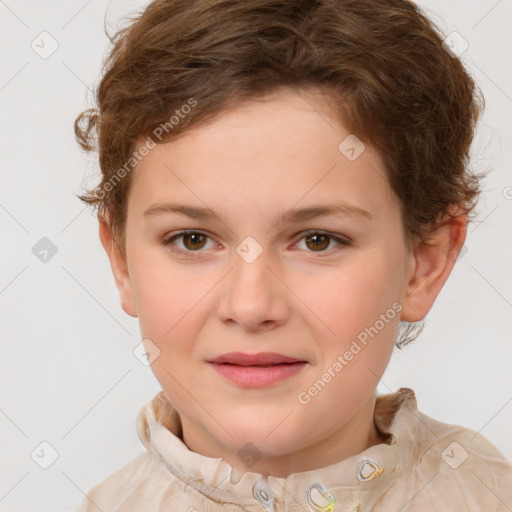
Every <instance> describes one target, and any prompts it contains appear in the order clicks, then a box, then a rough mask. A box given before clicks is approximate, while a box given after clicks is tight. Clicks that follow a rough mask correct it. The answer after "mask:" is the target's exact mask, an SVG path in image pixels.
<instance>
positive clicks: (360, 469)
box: [356, 459, 384, 482]
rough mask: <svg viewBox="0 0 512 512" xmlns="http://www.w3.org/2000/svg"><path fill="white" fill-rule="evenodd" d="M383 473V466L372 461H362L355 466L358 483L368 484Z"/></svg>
mask: <svg viewBox="0 0 512 512" xmlns="http://www.w3.org/2000/svg"><path fill="white" fill-rule="evenodd" d="M382 473H384V466H383V465H382V464H381V463H380V462H377V461H376V460H374V459H362V460H361V461H360V462H359V464H358V465H357V469H356V474H357V478H358V480H359V481H360V482H368V481H370V480H373V479H374V478H377V477H378V476H380V475H382Z"/></svg>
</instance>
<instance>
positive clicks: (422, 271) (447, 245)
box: [401, 214, 467, 322]
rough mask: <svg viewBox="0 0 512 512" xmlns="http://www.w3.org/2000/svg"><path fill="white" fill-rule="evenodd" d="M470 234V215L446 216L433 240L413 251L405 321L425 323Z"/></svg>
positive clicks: (402, 316)
mask: <svg viewBox="0 0 512 512" xmlns="http://www.w3.org/2000/svg"><path fill="white" fill-rule="evenodd" d="M466 233H467V215H465V214H460V215H457V216H455V215H453V214H452V216H449V215H447V216H445V217H444V218H443V220H442V221H441V222H439V223H438V224H437V226H436V228H435V229H434V230H433V232H432V235H431V237H430V238H429V239H428V240H427V241H426V242H424V243H422V244H419V245H418V246H417V247H416V248H415V249H414V251H413V253H414V254H413V256H414V257H413V263H412V265H413V269H412V272H411V273H410V276H409V280H408V282H407V288H406V292H405V298H404V300H403V304H402V305H403V308H402V312H401V319H402V320H403V321H405V322H418V321H420V320H423V319H424V318H425V316H426V315H427V313H428V312H429V311H430V309H431V308H432V305H433V304H434V301H435V299H436V297H437V296H438V295H439V292H440V291H441V289H442V287H443V286H444V284H445V282H446V281H447V279H448V277H449V276H450V273H451V271H452V269H453V266H454V265H455V261H456V259H457V256H458V254H459V252H460V250H461V249H462V246H463V244H464V241H465V239H466Z"/></svg>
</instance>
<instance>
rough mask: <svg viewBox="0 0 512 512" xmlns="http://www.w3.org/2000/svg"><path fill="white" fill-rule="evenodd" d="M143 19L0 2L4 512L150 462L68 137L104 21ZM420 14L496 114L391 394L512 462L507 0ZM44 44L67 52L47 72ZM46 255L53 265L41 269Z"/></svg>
mask: <svg viewBox="0 0 512 512" xmlns="http://www.w3.org/2000/svg"><path fill="white" fill-rule="evenodd" d="M145 4H146V2H127V1H120V0H117V1H112V2H107V1H105V0H89V1H87V2H83V1H82V0H80V1H78V0H73V1H69V0H68V1H63V0H61V1H57V0H52V1H47V2H27V1H15V0H7V1H0V34H1V35H0V38H1V44H0V52H1V57H0V62H1V69H0V108H1V113H2V115H1V118H2V122H1V125H0V155H1V164H2V165H1V173H2V176H1V179H2V187H1V189H0V223H1V237H2V238H1V244H2V245H1V246H2V248H3V250H2V252H1V257H2V260H1V261H2V264H1V269H2V272H1V276H0V308H1V314H2V317H1V318H2V323H1V343H2V356H1V358H0V365H1V366H0V390H1V394H0V428H1V432H2V437H1V443H0V459H1V460H2V465H1V469H0V471H1V476H0V511H7V510H9V511H21V510H34V511H36V510H37V511H42V510H48V511H49V510H52V511H54V512H56V511H61V510H72V509H73V508H75V507H76V506H77V505H78V503H79V502H81V501H82V499H83V493H85V492H87V491H88V490H89V489H90V488H91V487H92V486H93V485H95V484H97V483H99V482H100V481H102V480H104V479H105V478H106V477H107V476H108V475H110V474H112V473H113V472H114V471H116V470H117V469H119V468H120V467H121V466H123V465H125V464H127V463H128V462H129V461H131V460H132V459H133V458H135V457H136V456H137V455H138V454H139V453H141V452H142V451H143V447H142V444H141V443H140V441H139V439H138V437H137V434H136V431H135V416H136V414H137V413H138V411H139V410H140V408H141V407H142V405H143V404H145V403H146V402H147V401H149V400H150V399H151V398H152V397H153V396H154V394H155V393H156V392H157V391H158V390H159V389H160V387H159V384H158V382H157V381H156V379H155V378H154V377H153V374H152V373H151V370H150V368H149V367H146V366H144V365H143V364H141V363H140V362H139V360H138V359H137V358H136V357H135V356H134V355H133V349H134V348H135V347H136V346H137V345H138V344H139V343H140V341H141V339H140V333H139V329H138V323H137V319H134V318H131V317H129V316H127V315H126V314H125V313H124V312H123V310H122V309H121V306H120V304H119V299H118V294H117V290H116V288H115V285H114V280H113V277H112V275H111V270H110V266H109V263H108V259H107V256H106V254H105V253H104V251H103V248H102V247H101V245H100V241H99V238H98V224H97V221H96V220H95V218H94V217H93V216H92V214H91V211H90V210H89V209H87V208H86V207H85V205H83V204H82V203H81V202H80V201H79V200H78V199H77V198H76V197H75V196H74V193H77V192H80V185H81V184H82V183H83V184H91V183H96V180H95V179H94V177H95V174H96V173H97V171H98V167H97V163H96V160H95V158H96V156H95V155H92V156H90V157H89V156H85V155H84V154H82V153H81V152H80V150H79V148H78V146H77V145H76V144H75V141H74V133H73V121H74V119H75V117H76V115H77V114H78V113H79V112H80V111H81V110H83V109H85V108H86V107H87V106H89V104H90V101H91V98H92V96H91V91H90V88H91V86H93V84H95V83H96V81H97V80H98V79H99V73H100V67H101V63H102V59H103V57H104V55H105V51H106V49H107V45H108V40H107V38H106V36H105V34H104V33H103V17H104V14H105V12H106V11H107V9H108V20H109V23H110V24H111V25H112V26H113V27H115V26H117V25H118V23H119V19H120V16H124V15H126V14H129V13H131V12H132V11H133V10H134V9H136V8H139V7H141V6H143V5H145ZM419 4H420V5H421V6H423V7H425V8H426V12H427V14H429V16H430V17H431V18H432V19H433V20H434V21H435V22H436V23H437V24H438V25H439V26H440V27H441V29H442V30H443V32H444V33H445V34H446V35H448V34H450V33H451V32H453V31H456V32H458V33H459V34H461V36H462V37H463V38H464V40H466V41H467V43H468V44H469V47H468V48H467V50H466V51H465V52H464V53H463V54H462V58H463V60H464V62H465V63H466V64H467V65H468V67H469V69H470V71H471V73H472V74H473V76H474V77H475V78H476V80H477V82H478V83H479V85H480V87H481V88H482V90H483V93H484V95H485V97H486V101H487V108H486V113H485V115H484V118H483V120H482V122H481V124H480V127H479V131H478V134H477V138H476V141H475V144H474V146H473V162H474V164H475V165H477V166H483V167H491V168H492V169H493V171H492V172H491V174H490V175H489V177H488V179H487V181H486V183H485V191H484V195H483V197H482V199H481V201H480V203H479V207H478V210H479V217H478V221H477V222H475V223H474V224H473V225H471V226H470V228H469V230H468V237H467V240H466V245H465V248H464V252H463V255H462V257H460V258H459V261H458V262H457V264H456V266H455V269H454V271H453V274H452V276H451V277H450V279H449V281H448V283H447V284H446V286H445V287H444V289H443V290H442V292H441V294H440V296H439V298H438V300H437V302H436V304H435V306H434V308H433V309H432V311H431V312H430V313H429V315H428V317H427V326H426V328H425V330H424V332H423V334H422V336H421V337H420V338H419V339H418V340H417V341H416V342H415V343H414V344H413V345H412V346H410V347H409V348H406V350H405V351H404V352H398V351H396V353H395V354H394V356H393V359H392V361H391V364H390V366H389V368H388V370H387V372H386V374H385V375H384V377H383V378H382V380H381V382H380V383H379V387H378V391H379V393H386V392H391V391H394V390H396V389H398V388H399V387H401V386H406V387H411V388H412V389H414V390H415V392H416V396H417V399H418V404H419V408H420V410H422V411H423V412H425V413H426V414H428V415H430V416H432V417H434V418H436V419H438V420H440V421H444V422H446V423H454V424H459V425H463V426H465V427H468V428H471V429H473V430H475V431H478V432H481V434H482V435H484V436H485V437H487V438H488V439H489V440H490V441H492V442H493V443H494V444H495V445H496V446H497V447H498V448H499V449H500V450H502V452H503V453H504V454H505V455H506V456H507V457H508V458H509V459H512V437H511V436H510V432H511V426H512V404H511V401H512V379H511V378H510V376H511V372H512V368H511V361H512V357H511V356H512V344H511V334H512V322H511V317H512V315H511V313H512V275H511V265H510V261H511V256H512V237H511V236H510V235H511V227H512V173H511V163H512V144H511V143H510V141H511V140H512V139H511V136H512V124H511V122H510V119H511V117H512V69H511V65H510V55H511V53H512V35H511V30H510V26H511V24H512V0H500V1H495V0H492V1H476V0H473V1H467V0H452V1H450V2H446V1H441V0H436V1H434V0H428V1H421V2H419ZM44 31H46V32H48V33H49V34H50V36H41V35H40V34H41V33H42V32H44ZM42 38H46V39H42ZM53 40H54V41H56V43H52V41H53ZM33 41H34V43H33ZM32 44H33V45H34V46H35V45H38V46H36V47H37V48H38V51H39V52H43V51H49V50H51V44H58V48H57V49H56V50H55V51H54V52H53V53H52V54H51V55H50V56H47V58H42V57H41V56H40V53H37V52H36V51H35V50H34V49H33V48H32V47H31V45H32ZM44 237H46V238H47V239H49V241H51V242H49V241H48V240H43V241H41V239H42V238H44ZM45 244H46V245H45ZM51 246H54V247H55V249H56V250H57V252H56V253H55V254H53V255H52V252H51V249H50V252H49V253H48V255H47V257H46V260H47V261H46V262H43V261H41V260H40V258H38V257H36V254H34V252H36V253H37V252H38V250H39V251H41V250H42V249H41V247H43V248H44V247H51ZM34 247H36V249H34V252H33V248H34ZM37 249H38V250H37ZM42 442H46V443H49V445H47V444H43V445H41V443H42ZM50 445H51V446H50ZM53 450H55V452H54V451H53ZM31 454H33V455H31ZM52 454H54V455H55V454H57V455H58V457H57V459H56V460H55V461H54V462H53V463H52V464H51V465H50V466H49V467H48V468H47V469H43V468H42V467H40V466H41V464H43V465H44V464H49V463H50V462H52Z"/></svg>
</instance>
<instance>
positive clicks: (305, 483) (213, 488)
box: [76, 388, 512, 512]
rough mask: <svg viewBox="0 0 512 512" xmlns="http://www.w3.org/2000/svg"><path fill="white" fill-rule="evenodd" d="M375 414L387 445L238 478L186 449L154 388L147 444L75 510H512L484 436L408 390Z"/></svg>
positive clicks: (509, 488)
mask: <svg viewBox="0 0 512 512" xmlns="http://www.w3.org/2000/svg"><path fill="white" fill-rule="evenodd" d="M374 418H375V425H376V427H377V429H378V430H379V431H380V432H381V433H382V434H383V435H384V437H385V438H387V444H385V443H382V444H378V445H375V446H372V447H370V448H368V449H367V450H364V451H363V452H361V453H359V454H357V455H354V456H352V457H350V458H348V459H344V460H342V461H340V462H337V463H335V464H332V465H330V466H326V467H323V468H319V469H314V470H310V471H305V472H301V473H292V474H291V475H289V476H288V477H287V478H277V477H273V476H268V477H264V476H262V475H261V474H258V473H252V472H247V473H244V474H243V475H242V476H241V477H239V478H238V481H237V478H236V477H234V476H232V475H231V466H230V465H229V464H228V463H227V462H226V461H225V460H224V459H222V458H212V457H205V456H203V455H200V454H198V453H196V452H193V451H191V450H189V449H188V448H187V446H186V445H185V444H184V442H183V440H182V437H181V434H182V431H181V420H180V416H179V413H178V412H177V411H176V409H174V408H173V406H172V405H171V404H170V403H169V401H168V400H167V399H166V397H165V395H164V393H163V391H160V392H159V393H158V394H157V395H156V396H155V397H154V398H153V400H152V401H151V402H149V403H148V404H147V405H145V406H144V407H143V408H142V409H141V410H140V412H139V414H138V416H137V421H136V426H137V432H138V435H139V437H140V439H141V441H142V442H143V444H144V446H145V447H146V449H147V451H146V452H144V453H142V454H140V455H139V456H138V457H137V458H135V459H134V460H133V461H131V462H130V463H129V464H127V465H126V466H124V467H123V468H121V469H119V470H118V471H117V472H115V473H113V474H112V475H110V476H109V477H108V478H107V479H106V480H104V481H103V482H101V483H100V484H98V485H96V486H95V487H93V488H92V489H91V490H90V491H89V493H88V495H87V496H86V497H85V498H84V499H83V501H82V503H81V505H80V507H79V508H78V509H76V512H93V511H94V512H97V511H98V510H100V511H102V512H111V511H114V510H115V511H118V512H128V511H130V512H143V511H144V512H146V511H147V512H163V511H165V512H175V511H177V512H180V511H183V512H196V511H197V512H216V511H221V510H222V511H228V512H229V511H233V512H234V511H237V512H238V511H240V510H246V511H254V512H265V511H266V512H280V511H290V512H291V511H297V512H299V511H300V512H318V511H325V512H328V511H332V512H369V511H372V512H394V511H396V512H430V511H436V512H459V511H461V512H462V511H464V512H477V511H485V512H506V511H509V512H510V511H512V463H511V462H510V461H508V460H507V459H506V458H505V457H504V456H503V454H502V453H501V452H500V451H499V450H498V449H497V448H496V447H495V446H493V445H492V444H491V443H490V442H489V441H488V440H487V439H485V437H483V436H482V435H481V434H477V433H476V432H474V431H472V430H469V429H467V428H464V427H460V426H457V425H449V424H446V423H442V422H439V421H436V420H435V419H433V418H430V417H429V416H426V415H425V414H423V413H421V412H419V411H418V409H417V403H416V397H415V395H414V392H413V391H412V390H411V389H409V388H401V389H399V390H398V391H397V392H396V393H393V394H388V395H383V396H378V397H377V401H376V405H375V415H374ZM232 478H233V480H232Z"/></svg>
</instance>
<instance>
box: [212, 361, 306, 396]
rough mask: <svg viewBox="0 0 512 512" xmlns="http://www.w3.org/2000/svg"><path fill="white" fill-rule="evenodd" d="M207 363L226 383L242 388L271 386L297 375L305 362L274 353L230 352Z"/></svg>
mask: <svg viewBox="0 0 512 512" xmlns="http://www.w3.org/2000/svg"><path fill="white" fill-rule="evenodd" d="M208 363H209V364H210V365H211V366H212V367H213V368H214V369H215V370H216V371H217V373H219V374H220V375H221V376H222V377H224V378H225V379H227V380H228V381H230V382H232V383H234V384H236V385H237V386H239V387H243V388H263V387H268V386H272V385H274V384H277V383H279V382H282V381H284V380H286V379H289V378H291V377H293V376H295V375H297V374H298V373H300V372H301V370H302V369H303V368H304V367H305V366H306V365H307V364H308V362H307V361H304V360H300V359H295V358H292V357H288V356H284V355H282V354H275V353H261V354H252V355H251V354H242V353H239V352H238V353H235V352H231V353H230V354H224V355H223V356H220V357H217V358H215V359H212V360H209V361H208Z"/></svg>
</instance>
